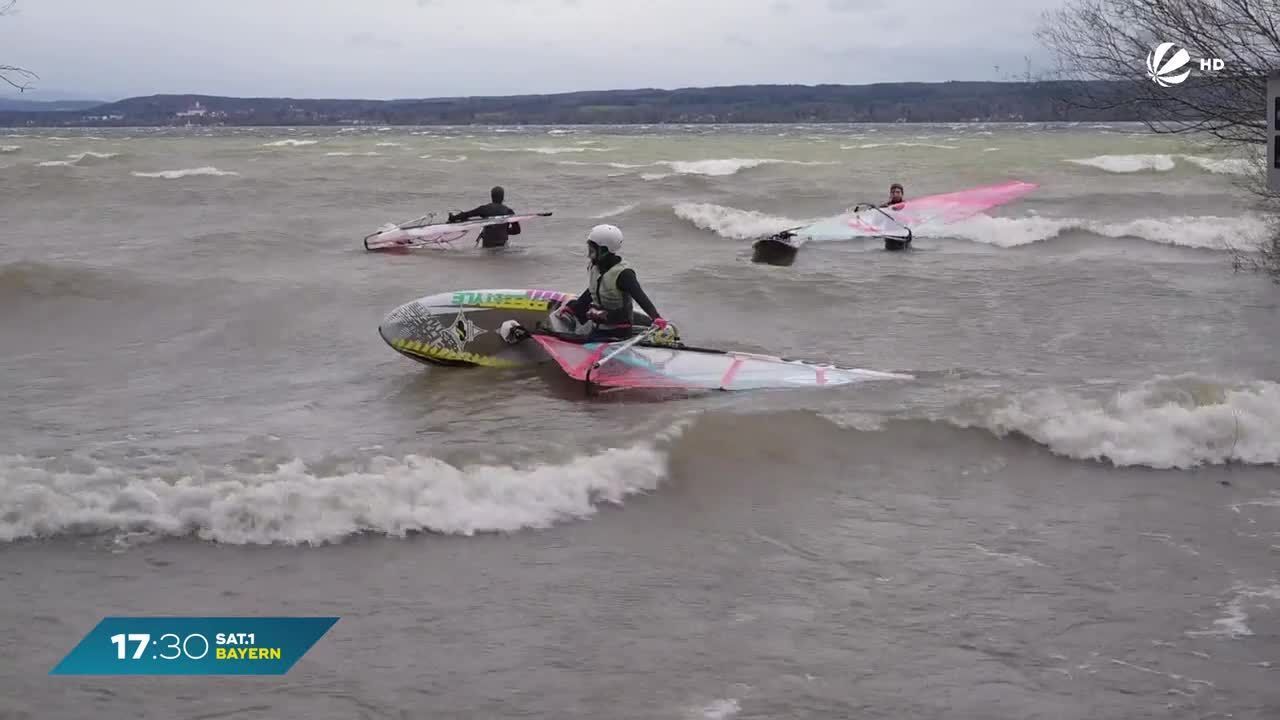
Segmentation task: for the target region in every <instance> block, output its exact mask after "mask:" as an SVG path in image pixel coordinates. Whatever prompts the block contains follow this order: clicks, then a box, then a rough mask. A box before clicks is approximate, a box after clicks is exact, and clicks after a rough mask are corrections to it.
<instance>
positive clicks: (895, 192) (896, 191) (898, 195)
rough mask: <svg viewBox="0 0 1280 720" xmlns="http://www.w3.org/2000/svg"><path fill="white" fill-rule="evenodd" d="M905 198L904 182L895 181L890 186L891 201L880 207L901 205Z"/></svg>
mask: <svg viewBox="0 0 1280 720" xmlns="http://www.w3.org/2000/svg"><path fill="white" fill-rule="evenodd" d="M903 202H905V200H904V199H903V197H902V183H894V184H892V185H890V186H889V202H887V203H885V204H883V205H881V206H880V207H882V208H883V207H889V206H891V205H901V204H902V203H903Z"/></svg>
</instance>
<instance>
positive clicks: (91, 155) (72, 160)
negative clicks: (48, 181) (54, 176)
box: [36, 152, 120, 167]
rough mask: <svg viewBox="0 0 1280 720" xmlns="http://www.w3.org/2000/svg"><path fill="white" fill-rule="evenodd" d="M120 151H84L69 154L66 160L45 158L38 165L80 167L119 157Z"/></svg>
mask: <svg viewBox="0 0 1280 720" xmlns="http://www.w3.org/2000/svg"><path fill="white" fill-rule="evenodd" d="M119 156H120V153H100V152H82V153H76V154H74V155H68V156H67V159H66V160H45V161H44V162H39V163H36V166H37V167H78V166H81V165H89V164H92V163H93V162H94V161H95V160H110V159H111V158H113V157H119Z"/></svg>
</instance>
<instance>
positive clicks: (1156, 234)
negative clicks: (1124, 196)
mask: <svg viewBox="0 0 1280 720" xmlns="http://www.w3.org/2000/svg"><path fill="white" fill-rule="evenodd" d="M1069 230H1083V231H1087V232H1091V233H1094V234H1096V235H1102V236H1104V237H1110V238H1117V239H1119V238H1126V237H1133V238H1139V239H1141V240H1145V241H1147V242H1153V243H1159V244H1162V245H1172V246H1178V247H1188V248H1200V249H1206V250H1226V249H1229V248H1231V247H1237V248H1240V247H1250V246H1252V245H1255V244H1256V243H1257V242H1259V241H1261V240H1262V239H1263V238H1265V237H1266V234H1267V230H1268V228H1267V222H1266V220H1264V219H1263V218H1261V217H1258V216H1255V215H1242V216H1237V217H1219V216H1215V215H1199V216H1173V217H1163V218H1137V219H1134V220H1124V221H1115V222H1103V221H1099V220H1090V219H1084V218H1048V217H1041V216H1038V215H1037V216H1029V217H992V216H989V215H977V216H974V217H971V218H968V219H965V220H961V221H959V222H956V223H952V224H950V225H947V226H945V227H931V226H929V225H927V224H926V225H924V226H921V227H920V228H918V230H917V232H916V234H917V235H919V236H920V237H957V238H961V239H964V240H970V241H972V242H980V243H985V244H988V245H995V246H998V247H1005V248H1010V247H1019V246H1023V245H1030V244H1032V243H1037V242H1042V241H1045V240H1050V239H1052V238H1055V237H1057V236H1059V235H1061V234H1062V233H1064V232H1067V231H1069Z"/></svg>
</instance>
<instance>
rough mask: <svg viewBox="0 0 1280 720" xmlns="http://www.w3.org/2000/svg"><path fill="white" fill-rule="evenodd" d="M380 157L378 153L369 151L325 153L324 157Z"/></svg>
mask: <svg viewBox="0 0 1280 720" xmlns="http://www.w3.org/2000/svg"><path fill="white" fill-rule="evenodd" d="M380 155H382V153H380V152H374V151H373V150H370V151H368V152H342V151H339V152H327V153H325V157H378V156H380Z"/></svg>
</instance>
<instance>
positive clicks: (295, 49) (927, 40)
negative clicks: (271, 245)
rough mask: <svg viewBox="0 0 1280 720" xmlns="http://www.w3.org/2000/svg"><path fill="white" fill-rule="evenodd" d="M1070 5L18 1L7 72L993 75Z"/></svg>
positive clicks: (822, 0)
mask: <svg viewBox="0 0 1280 720" xmlns="http://www.w3.org/2000/svg"><path fill="white" fill-rule="evenodd" d="M1059 2H1060V0H986V2H984V4H983V5H982V7H981V12H974V11H973V8H972V7H971V6H967V5H962V4H956V3H954V2H952V0H917V2H916V4H915V5H913V6H912V7H911V11H910V12H904V11H903V9H902V6H901V5H900V4H899V3H891V2H890V3H886V2H883V0H735V1H734V2H732V3H718V2H710V1H709V0H708V1H706V2H688V1H687V0H645V2H614V1H613V0H609V1H607V2H606V1H605V0H502V2H500V3H497V4H490V5H489V6H485V7H481V6H478V5H477V4H476V3H475V2H474V1H473V0H414V1H413V2H412V3H410V2H406V0H363V1H362V2H360V3H316V2H314V1H313V0H271V2H263V1H262V0H222V1H221V2H219V3H175V2H172V0H112V2H110V3H86V2H84V1H83V0H19V3H18V7H19V9H21V11H22V12H20V13H17V14H14V15H10V16H6V17H0V55H2V56H3V57H0V62H4V63H7V64H12V65H21V66H23V67H27V68H30V69H32V70H34V71H36V72H37V73H39V74H40V77H41V83H40V85H41V87H43V88H58V89H62V90H67V91H72V92H74V93H75V94H86V93H87V94H90V95H94V96H98V97H107V98H112V97H124V96H128V95H143V94H151V93H157V92H199V93H212V94H225V95H288V96H293V97H300V96H313V97H318V96H323V97H367V98H387V97H429V96H453V95H494V94H508V93H537V92H562V91H569V90H586V89H609V88H629V87H668V88H671V87H690V86H706V85H719V84H743V83H804V84H816V83H852V84H858V83H870V82H888V81H894V80H903V81H941V80H991V79H998V78H997V74H996V72H995V70H994V66H995V65H999V66H1000V67H1001V69H1002V71H1003V70H1004V69H1006V68H1018V69H1021V68H1022V67H1023V65H1022V58H1023V56H1024V55H1031V56H1032V57H1033V59H1035V58H1038V57H1040V53H1039V50H1038V45H1037V43H1036V40H1035V38H1034V36H1033V34H1032V33H1033V30H1034V29H1035V27H1036V25H1037V23H1038V22H1039V19H1040V13H1041V12H1042V11H1043V10H1044V9H1045V8H1046V7H1048V6H1056V5H1057V4H1058V3H1059ZM68 37H72V38H75V39H76V40H75V42H73V43H68V42H67V41H66V39H67V38H68ZM0 92H4V91H3V90H0Z"/></svg>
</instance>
